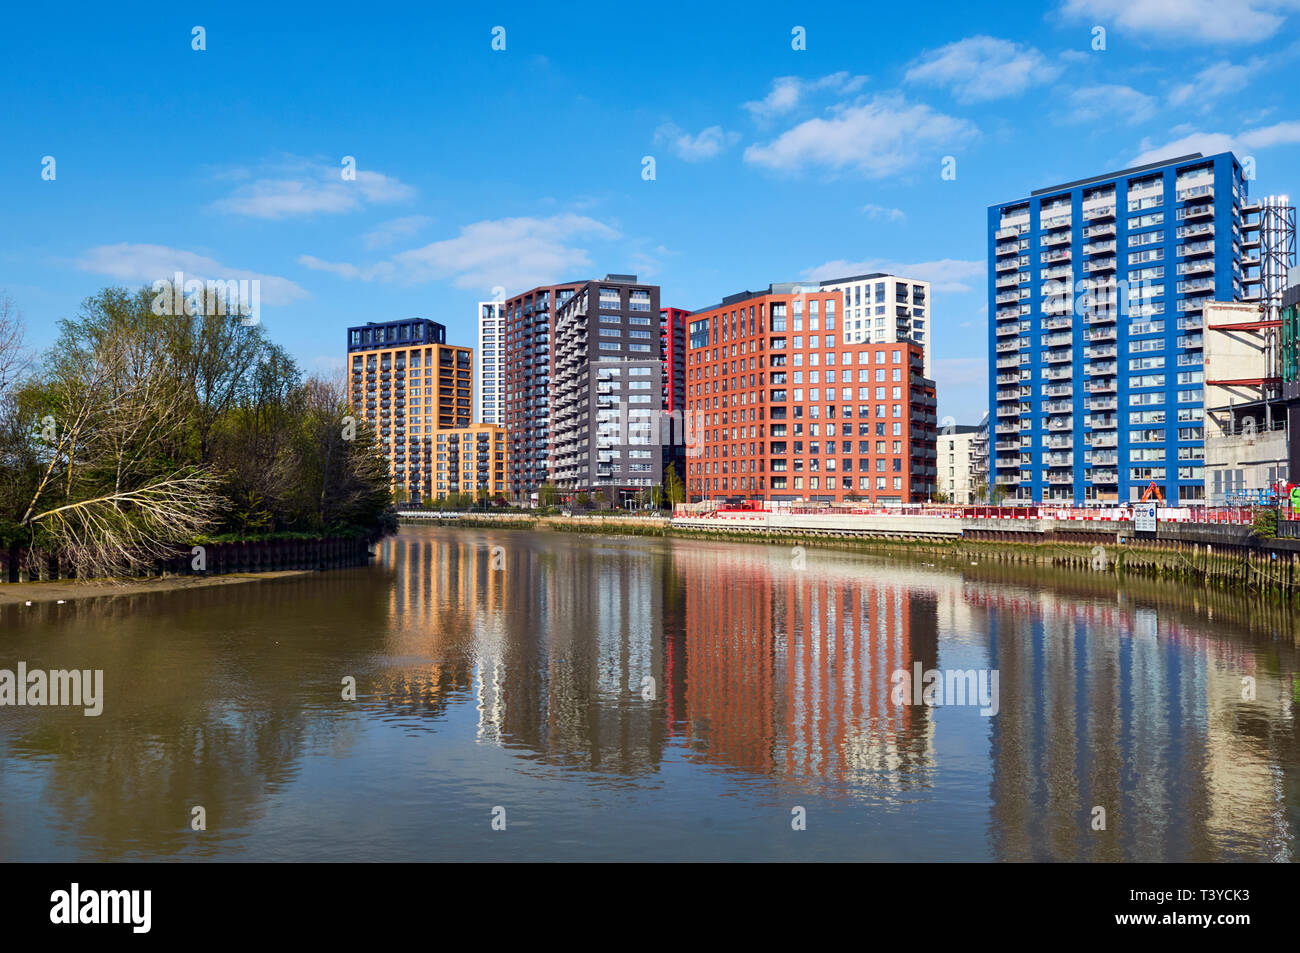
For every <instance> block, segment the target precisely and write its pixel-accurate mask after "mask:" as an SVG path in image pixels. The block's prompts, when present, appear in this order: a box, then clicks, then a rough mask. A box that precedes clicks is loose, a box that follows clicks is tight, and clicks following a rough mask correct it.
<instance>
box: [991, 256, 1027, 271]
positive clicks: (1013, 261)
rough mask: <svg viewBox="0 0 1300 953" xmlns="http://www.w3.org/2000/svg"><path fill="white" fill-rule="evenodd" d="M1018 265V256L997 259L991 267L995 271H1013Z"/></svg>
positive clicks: (1019, 262)
mask: <svg viewBox="0 0 1300 953" xmlns="http://www.w3.org/2000/svg"><path fill="white" fill-rule="evenodd" d="M1020 265H1021V261H1020V259H1019V258H1009V259H1004V260H1002V261H999V262H998V263H997V264H996V265H994V266H993V267H994V270H995V271H1015V270H1016V269H1017V268H1019V267H1020Z"/></svg>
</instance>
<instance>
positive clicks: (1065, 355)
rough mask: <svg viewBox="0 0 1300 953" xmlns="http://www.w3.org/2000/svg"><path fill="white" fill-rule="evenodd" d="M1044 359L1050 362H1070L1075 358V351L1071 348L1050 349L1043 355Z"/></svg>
mask: <svg viewBox="0 0 1300 953" xmlns="http://www.w3.org/2000/svg"><path fill="white" fill-rule="evenodd" d="M1043 360H1044V361H1046V362H1047V363H1048V364H1068V363H1069V362H1070V361H1072V360H1074V351H1073V349H1071V348H1066V349H1065V350H1063V351H1048V352H1047V353H1046V354H1044V355H1043Z"/></svg>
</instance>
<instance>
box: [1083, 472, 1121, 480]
mask: <svg viewBox="0 0 1300 953" xmlns="http://www.w3.org/2000/svg"><path fill="white" fill-rule="evenodd" d="M1086 476H1087V478H1088V479H1090V480H1092V482H1093V483H1118V482H1119V473H1118V471H1116V470H1089V471H1088V473H1087V474H1086Z"/></svg>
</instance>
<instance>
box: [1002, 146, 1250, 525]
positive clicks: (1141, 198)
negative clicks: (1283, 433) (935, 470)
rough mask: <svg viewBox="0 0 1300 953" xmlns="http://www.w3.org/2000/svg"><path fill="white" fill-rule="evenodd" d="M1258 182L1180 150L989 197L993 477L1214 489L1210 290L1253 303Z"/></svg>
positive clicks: (1096, 497) (1104, 489) (1191, 494)
mask: <svg viewBox="0 0 1300 953" xmlns="http://www.w3.org/2000/svg"><path fill="white" fill-rule="evenodd" d="M1246 202H1247V198H1246V179H1245V177H1244V176H1243V172H1242V167H1241V164H1240V163H1239V162H1238V160H1237V158H1236V157H1235V156H1234V155H1232V154H1231V153H1227V152H1225V153H1220V154H1219V155H1214V156H1208V157H1207V156H1202V155H1201V154H1200V153H1196V154H1194V155H1186V156H1180V157H1179V158H1177V159H1171V160H1169V161H1167V162H1158V163H1152V164H1150V165H1143V166H1138V167H1136V168H1132V169H1124V170H1123V171H1120V172H1112V173H1108V174H1106V175H1099V176H1095V177H1093V178H1089V179H1081V180H1079V181H1077V182H1067V183H1065V184H1063V185H1057V186H1053V187H1052V188H1047V189H1038V190H1036V191H1034V192H1032V193H1030V195H1029V197H1028V198H1023V199H1017V200H1015V201H1012V202H1000V203H998V204H997V205H993V206H990V207H989V210H988V230H989V314H990V315H991V316H992V320H991V321H990V322H989V406H990V407H991V408H993V410H992V411H991V413H990V424H991V428H990V429H991V431H992V432H991V434H990V443H991V445H992V446H991V447H990V452H989V461H990V463H989V480H990V484H989V485H990V487H998V488H1000V489H1001V490H1002V491H1003V494H1004V495H1005V498H1006V499H1007V500H1025V501H1031V500H1032V501H1034V502H1061V503H1063V504H1070V503H1074V504H1088V503H1097V504H1102V503H1107V502H1121V503H1123V502H1129V501H1131V500H1136V499H1139V498H1141V496H1142V495H1143V494H1144V493H1145V492H1146V491H1147V489H1148V488H1149V487H1150V485H1151V484H1152V483H1153V482H1154V483H1155V484H1156V486H1157V487H1158V488H1159V490H1160V494H1161V496H1162V498H1163V499H1164V500H1166V501H1167V502H1168V503H1169V504H1170V505H1189V504H1190V505H1196V504H1198V503H1201V502H1203V501H1204V499H1205V480H1204V477H1203V466H1204V455H1205V443H1204V427H1203V417H1204V400H1203V398H1204V370H1203V367H1204V329H1203V317H1202V313H1203V307H1204V304H1205V302H1207V301H1216V300H1217V301H1239V300H1242V299H1243V298H1244V297H1245V295H1244V294H1243V277H1244V276H1243V266H1249V265H1250V264H1252V262H1253V260H1252V259H1250V258H1249V256H1248V255H1247V254H1246V253H1245V252H1244V251H1243V248H1245V247H1246V246H1248V245H1250V244H1251V242H1250V241H1248V236H1247V235H1245V234H1243V232H1244V230H1248V229H1249V228H1250V227H1251V226H1248V225H1245V224H1244V223H1243V207H1244V206H1245V205H1246Z"/></svg>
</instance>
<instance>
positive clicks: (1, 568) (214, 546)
mask: <svg viewBox="0 0 1300 953" xmlns="http://www.w3.org/2000/svg"><path fill="white" fill-rule="evenodd" d="M201 549H202V554H201V556H202V559H201V561H200V560H199V556H200V554H198V553H195V552H194V548H193V547H191V548H187V549H181V548H178V549H177V550H176V554H175V555H174V556H172V557H171V558H168V559H161V560H157V561H155V563H154V567H153V571H152V572H151V573H149V575H154V576H165V575H177V576H186V575H190V576H220V575H228V574H230V573H237V572H283V571H290V570H310V571H316V570H323V569H342V568H346V567H349V566H364V565H366V564H367V563H368V562H369V560H370V543H369V541H368V540H366V539H365V538H364V537H326V538H323V539H264V540H252V541H247V542H234V543H205V544H203V545H202V547H201ZM26 557H27V553H26V552H25V551H24V550H22V549H17V548H10V549H7V550H0V582H34V581H37V580H40V581H47V582H48V581H53V580H56V579H60V578H62V579H70V578H73V577H72V575H71V574H70V573H67V572H60V568H59V566H58V565H57V564H53V563H52V564H50V565H48V566H45V567H43V568H42V570H41V571H40V572H39V574H34V573H32V572H31V571H30V567H27V566H26ZM196 562H198V565H201V566H202V567H203V568H202V569H198V568H195V566H196ZM21 577H26V578H21Z"/></svg>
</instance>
